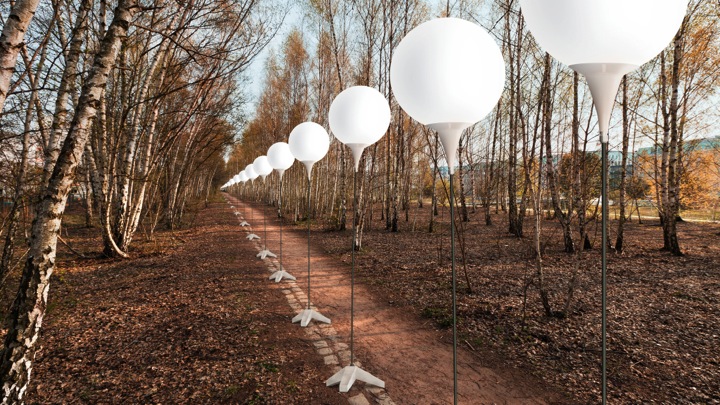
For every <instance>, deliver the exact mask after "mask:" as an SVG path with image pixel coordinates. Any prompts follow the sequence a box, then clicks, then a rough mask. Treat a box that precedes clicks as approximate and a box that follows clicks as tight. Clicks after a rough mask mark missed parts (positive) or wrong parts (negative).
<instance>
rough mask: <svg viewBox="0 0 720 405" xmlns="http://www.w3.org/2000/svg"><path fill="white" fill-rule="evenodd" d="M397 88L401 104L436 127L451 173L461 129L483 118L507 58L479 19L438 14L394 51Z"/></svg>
mask: <svg viewBox="0 0 720 405" xmlns="http://www.w3.org/2000/svg"><path fill="white" fill-rule="evenodd" d="M390 83H391V84H392V90H393V94H394V95H395V98H396V99H397V101H398V103H399V104H400V106H401V107H402V109H403V110H404V111H405V112H406V113H407V114H408V115H410V116H411V117H412V118H414V119H415V120H416V121H418V122H420V123H421V124H424V125H427V126H429V127H431V128H432V129H435V130H436V131H438V135H439V137H440V142H441V143H442V145H443V149H444V150H445V155H446V160H447V163H448V169H449V171H450V173H454V171H455V162H456V154H457V147H458V143H459V141H460V136H461V135H462V131H463V130H464V129H465V128H467V127H469V126H471V125H473V124H475V123H476V122H478V121H480V120H481V119H483V118H484V117H485V116H486V115H487V114H488V113H489V112H490V111H492V109H493V108H494V107H495V105H496V104H497V102H498V100H499V99H500V96H501V95H502V92H503V89H504V88H505V62H504V60H503V56H502V54H501V52H500V49H499V48H498V46H497V44H496V43H495V40H494V39H493V38H492V37H491V36H490V35H489V34H488V33H487V32H485V30H483V29H482V28H481V27H480V26H478V25H477V24H473V23H471V22H469V21H465V20H462V19H459V18H437V19H434V20H430V21H428V22H425V23H423V24H420V25H419V26H417V27H416V28H415V29H413V30H412V31H410V32H409V33H408V34H407V35H406V36H405V38H403V40H402V41H401V42H400V44H399V45H398V46H397V48H395V51H394V52H393V58H392V64H391V65H390Z"/></svg>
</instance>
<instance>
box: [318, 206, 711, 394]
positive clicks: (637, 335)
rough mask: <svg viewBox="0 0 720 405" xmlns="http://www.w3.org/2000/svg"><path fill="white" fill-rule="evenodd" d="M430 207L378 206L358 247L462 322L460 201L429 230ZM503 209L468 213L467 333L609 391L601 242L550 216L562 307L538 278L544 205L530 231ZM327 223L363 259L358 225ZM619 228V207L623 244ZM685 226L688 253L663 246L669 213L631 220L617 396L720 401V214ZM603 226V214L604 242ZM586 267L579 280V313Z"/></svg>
mask: <svg viewBox="0 0 720 405" xmlns="http://www.w3.org/2000/svg"><path fill="white" fill-rule="evenodd" d="M429 214H430V208H429V206H428V205H425V208H422V209H418V208H417V207H416V206H413V208H412V209H410V210H409V212H408V216H407V221H406V220H405V219H406V217H405V215H404V212H400V213H399V215H400V221H399V228H400V232H398V233H391V232H388V231H386V230H385V221H384V220H381V218H380V217H381V212H380V209H379V207H378V208H376V211H375V212H374V213H373V215H374V217H375V220H374V221H372V222H368V223H367V224H366V229H365V232H364V236H363V245H362V251H361V252H360V253H359V254H358V255H357V256H356V260H357V264H358V278H359V280H361V282H363V283H365V284H367V285H368V287H369V289H370V291H372V292H374V293H375V294H380V296H382V297H383V299H384V300H385V301H386V302H388V303H389V304H391V305H393V306H395V307H397V308H403V309H405V310H407V312H408V313H412V314H415V315H417V316H422V317H425V318H426V319H428V320H432V321H433V322H434V323H435V325H436V326H437V327H438V328H440V329H441V330H445V331H446V333H449V329H448V327H449V325H450V324H451V317H450V316H451V312H450V311H451V306H450V294H451V276H450V275H451V271H450V268H451V267H450V255H449V242H450V241H449V218H448V217H449V215H448V211H447V208H445V210H443V209H441V210H440V216H437V217H436V221H437V222H436V224H435V232H434V233H428V232H427V229H428V223H429V218H430V215H429ZM350 215H351V212H350V213H348V216H350ZM492 218H493V221H494V224H493V225H491V226H486V225H485V223H484V215H483V214H481V212H480V210H478V211H477V213H471V215H470V222H469V223H466V224H464V228H465V231H464V233H465V236H464V238H463V239H464V241H465V245H466V246H465V251H466V254H465V266H463V260H462V255H461V254H460V253H458V256H457V257H458V293H459V296H458V302H459V303H458V315H459V330H460V336H461V338H460V341H461V342H462V346H463V347H464V348H465V349H468V350H469V351H470V352H472V353H475V354H477V355H478V356H480V357H481V358H482V357H484V356H485V353H488V352H490V353H494V354H495V355H496V356H497V357H498V358H501V359H503V360H504V361H505V364H506V365H507V366H513V367H518V368H521V369H525V370H531V373H532V374H533V375H535V376H538V377H539V378H541V379H542V380H544V381H546V382H547V383H548V384H549V385H550V386H552V387H553V388H555V389H557V390H559V391H561V392H564V393H565V394H566V395H568V397H570V398H572V400H571V402H573V403H581V404H584V403H599V402H600V401H599V400H600V388H601V383H600V381H601V368H600V364H601V361H600V360H601V356H600V354H601V351H600V348H601V344H600V343H601V339H600V336H601V334H600V330H601V299H600V297H601V288H600V286H601V271H600V254H599V249H594V250H588V251H584V252H582V253H578V254H567V253H564V251H563V244H562V231H561V229H560V227H559V226H558V224H557V221H555V220H545V221H542V225H541V235H542V238H541V240H542V252H543V256H542V266H543V271H544V283H545V286H546V287H547V289H548V292H549V297H550V299H549V301H550V304H551V306H552V308H551V310H552V311H553V312H554V313H556V316H552V317H548V316H546V315H545V312H544V309H543V306H542V304H541V301H540V297H539V293H538V291H539V290H538V287H537V285H538V283H537V280H538V279H537V277H536V263H537V262H536V260H535V254H534V249H533V235H534V226H533V225H534V218H533V217H529V218H526V221H525V224H526V225H525V237H523V238H516V237H513V236H510V234H509V233H508V232H507V220H506V219H505V218H506V216H505V214H503V213H502V212H500V213H499V214H494V215H493V216H492ZM349 225H350V219H348V226H349ZM316 228H317V230H318V232H317V233H316V235H314V237H313V240H314V241H315V242H317V243H319V244H320V245H321V246H323V247H324V248H325V250H326V251H327V252H328V253H329V254H331V255H333V256H334V257H336V258H338V260H341V261H343V262H346V263H347V262H349V260H350V243H349V238H350V231H345V232H338V231H333V230H331V228H332V225H331V224H316ZM596 228H597V229H596ZM616 228H617V222H616V221H611V222H610V225H609V229H610V236H611V240H612V242H613V244H614V242H615V236H616ZM322 230H325V231H324V232H323V231H322ZM678 230H679V238H680V243H681V247H682V249H683V252H684V253H685V255H684V256H682V257H674V256H671V255H669V254H668V253H666V252H663V251H661V250H660V248H661V247H662V230H661V227H660V226H659V221H658V220H657V219H655V220H644V221H643V223H642V224H638V223H637V222H630V223H626V231H625V252H624V254H622V255H618V254H615V253H610V254H609V264H608V281H607V283H608V292H607V296H608V307H607V308H608V309H607V317H608V326H607V336H608V354H607V358H608V367H607V370H608V398H609V401H610V403H623V404H636V403H674V404H720V224H717V223H715V224H710V223H691V222H680V223H679V224H678ZM599 233H600V232H599V227H596V226H595V225H594V224H591V227H590V235H591V238H592V242H593V245H594V246H598V242H599V240H600V235H599ZM573 274H576V287H575V291H574V295H573V298H572V300H571V302H570V306H569V311H568V313H567V314H565V313H563V312H564V306H565V301H566V300H567V297H568V293H567V291H568V285H569V282H570V280H571V279H572V277H573ZM466 280H469V281H470V288H468V284H467V282H466Z"/></svg>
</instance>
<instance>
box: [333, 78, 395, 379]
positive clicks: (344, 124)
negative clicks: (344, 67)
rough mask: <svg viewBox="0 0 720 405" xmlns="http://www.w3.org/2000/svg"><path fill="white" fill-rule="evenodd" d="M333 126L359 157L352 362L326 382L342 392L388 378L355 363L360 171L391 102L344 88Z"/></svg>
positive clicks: (337, 99) (382, 130)
mask: <svg viewBox="0 0 720 405" xmlns="http://www.w3.org/2000/svg"><path fill="white" fill-rule="evenodd" d="M329 121H330V129H331V130H332V133H333V135H335V138H337V139H338V140H339V141H340V142H342V143H343V144H345V145H347V146H348V147H349V148H350V150H351V151H352V154H353V158H354V160H355V170H354V171H353V219H352V244H351V245H350V248H351V266H350V364H349V365H348V366H345V367H343V368H342V369H341V370H340V371H338V372H337V373H335V374H334V375H333V376H332V377H330V378H329V379H328V380H327V381H326V382H325V384H326V385H327V386H328V387H330V386H333V385H339V386H340V392H348V391H349V390H350V388H351V387H352V385H353V383H354V382H355V381H356V380H359V381H364V382H366V383H368V384H372V385H375V386H377V387H383V388H384V387H385V382H384V381H382V380H380V379H379V378H377V377H375V376H373V375H372V374H370V373H368V372H367V371H365V370H363V369H361V368H360V367H357V366H356V365H355V350H354V343H355V342H354V341H355V244H356V237H357V234H356V231H355V221H356V218H355V216H356V214H357V200H358V196H357V172H358V169H359V167H360V159H361V157H362V152H363V150H365V148H366V147H368V146H370V145H372V144H374V143H375V142H377V141H379V140H380V138H382V137H383V135H385V133H386V132H387V129H388V127H389V126H390V105H389V103H388V101H387V99H386V98H385V96H383V95H382V93H380V92H379V91H377V90H375V89H373V88H371V87H366V86H354V87H350V88H347V89H345V90H343V91H342V92H341V93H340V94H338V95H337V97H335V99H334V100H333V102H332V104H331V105H330V112H329Z"/></svg>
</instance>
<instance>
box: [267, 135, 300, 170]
mask: <svg viewBox="0 0 720 405" xmlns="http://www.w3.org/2000/svg"><path fill="white" fill-rule="evenodd" d="M267 157H268V162H269V163H270V166H272V168H273V169H275V170H277V172H278V173H279V174H280V178H282V176H283V173H285V170H287V169H289V168H290V167H291V166H292V165H293V163H295V156H293V154H292V152H290V145H288V144H286V143H285V142H277V143H274V144H272V146H270V149H268V151H267Z"/></svg>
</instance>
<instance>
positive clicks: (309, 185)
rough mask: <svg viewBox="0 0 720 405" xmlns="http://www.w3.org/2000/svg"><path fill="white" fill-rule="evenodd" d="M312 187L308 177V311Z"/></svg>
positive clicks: (308, 302) (308, 301) (308, 298)
mask: <svg viewBox="0 0 720 405" xmlns="http://www.w3.org/2000/svg"><path fill="white" fill-rule="evenodd" d="M311 187H312V180H311V178H310V176H308V190H307V202H308V206H307V245H308V255H307V256H308V263H307V264H308V285H307V289H308V294H307V309H310V197H311V195H310V188H311Z"/></svg>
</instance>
